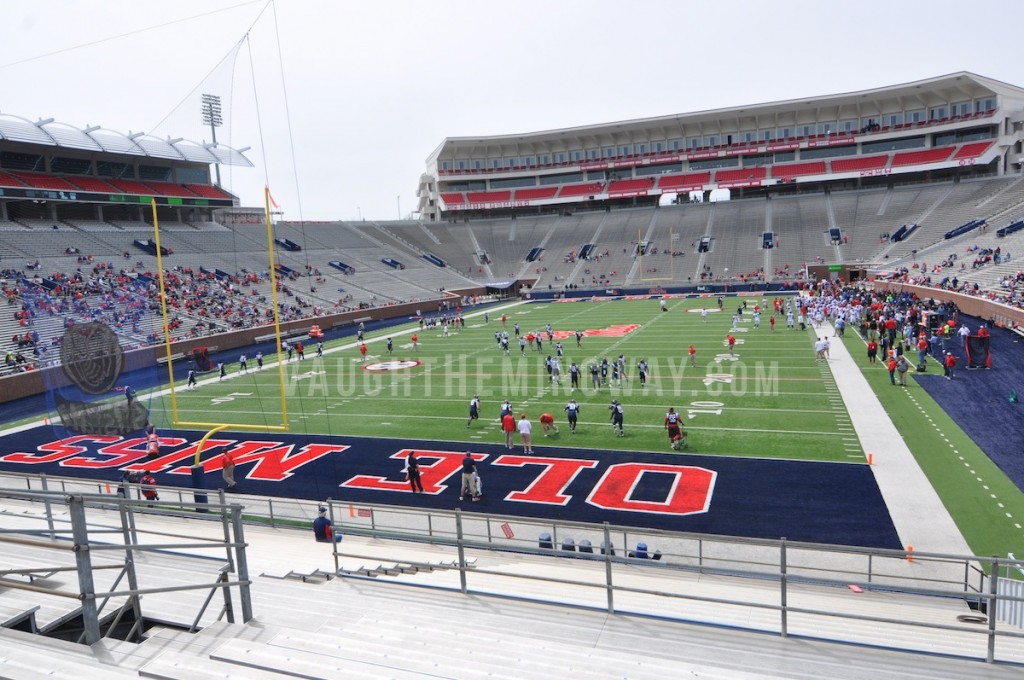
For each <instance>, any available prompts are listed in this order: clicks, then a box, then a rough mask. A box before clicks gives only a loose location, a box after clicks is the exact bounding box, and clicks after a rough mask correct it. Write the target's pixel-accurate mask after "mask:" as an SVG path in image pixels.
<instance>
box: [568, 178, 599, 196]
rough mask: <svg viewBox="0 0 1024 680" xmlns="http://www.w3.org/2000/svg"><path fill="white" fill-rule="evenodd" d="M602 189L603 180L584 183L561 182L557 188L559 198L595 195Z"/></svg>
mask: <svg viewBox="0 0 1024 680" xmlns="http://www.w3.org/2000/svg"><path fill="white" fill-rule="evenodd" d="M602 191H604V183H603V182H587V183H586V184H563V185H562V187H561V188H560V189H559V190H558V197H559V198H567V197H570V196H595V195H597V194H600V193H601V192H602Z"/></svg>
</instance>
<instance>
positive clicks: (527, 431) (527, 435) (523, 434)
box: [519, 413, 533, 454]
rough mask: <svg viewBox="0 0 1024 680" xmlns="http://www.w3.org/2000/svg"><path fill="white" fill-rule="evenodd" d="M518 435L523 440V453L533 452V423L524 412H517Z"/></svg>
mask: <svg viewBox="0 0 1024 680" xmlns="http://www.w3.org/2000/svg"><path fill="white" fill-rule="evenodd" d="M519 437H520V438H521V439H522V440H523V453H524V454H530V453H533V423H531V422H530V421H529V420H528V419H527V417H526V414H525V413H521V414H519Z"/></svg>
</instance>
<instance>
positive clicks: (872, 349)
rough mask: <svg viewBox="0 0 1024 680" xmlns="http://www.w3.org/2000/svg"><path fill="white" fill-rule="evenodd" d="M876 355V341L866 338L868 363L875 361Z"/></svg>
mask: <svg viewBox="0 0 1024 680" xmlns="http://www.w3.org/2000/svg"><path fill="white" fill-rule="evenodd" d="M877 356H878V343H877V342H875V341H874V340H868V363H869V364H873V363H875V358H876V357H877Z"/></svg>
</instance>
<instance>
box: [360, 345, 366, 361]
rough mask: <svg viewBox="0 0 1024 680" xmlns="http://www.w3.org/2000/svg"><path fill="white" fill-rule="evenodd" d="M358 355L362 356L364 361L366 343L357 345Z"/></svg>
mask: <svg viewBox="0 0 1024 680" xmlns="http://www.w3.org/2000/svg"><path fill="white" fill-rule="evenodd" d="M359 353H360V354H362V355H363V361H366V343H365V342H364V343H362V344H361V345H359Z"/></svg>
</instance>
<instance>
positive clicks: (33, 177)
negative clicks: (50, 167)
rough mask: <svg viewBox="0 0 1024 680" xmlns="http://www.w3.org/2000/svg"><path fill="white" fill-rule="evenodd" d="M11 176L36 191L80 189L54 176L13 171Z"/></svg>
mask: <svg viewBox="0 0 1024 680" xmlns="http://www.w3.org/2000/svg"><path fill="white" fill-rule="evenodd" d="M11 174H12V175H14V176H15V177H17V178H18V179H20V180H21V181H22V182H24V183H25V184H27V185H29V186H30V187H34V188H36V189H51V190H54V191H78V187H76V186H75V185H74V184H71V183H70V182H68V181H67V180H65V179H63V178H62V177H56V176H54V175H43V174H41V173H37V172H15V171H13V170H12V171H11Z"/></svg>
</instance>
